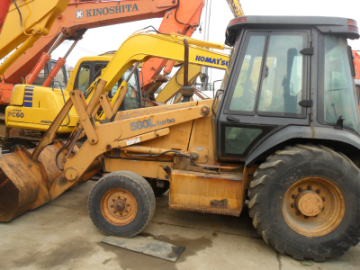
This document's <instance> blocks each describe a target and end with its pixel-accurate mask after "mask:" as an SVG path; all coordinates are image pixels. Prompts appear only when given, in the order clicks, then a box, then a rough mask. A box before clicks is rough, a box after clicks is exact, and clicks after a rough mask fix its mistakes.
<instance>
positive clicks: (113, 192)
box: [88, 171, 155, 237]
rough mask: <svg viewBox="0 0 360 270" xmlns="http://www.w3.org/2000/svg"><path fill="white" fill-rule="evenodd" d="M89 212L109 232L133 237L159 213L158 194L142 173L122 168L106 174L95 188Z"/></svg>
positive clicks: (89, 203) (103, 230)
mask: <svg viewBox="0 0 360 270" xmlns="http://www.w3.org/2000/svg"><path fill="white" fill-rule="evenodd" d="M88 210H89V215H90V218H91V220H92V222H93V223H94V225H95V226H96V227H97V228H98V229H99V230H100V231H101V232H102V233H104V234H106V235H117V236H123V237H132V236H135V235H137V234H138V233H140V232H141V231H142V230H143V229H144V228H145V226H146V225H147V224H148V223H149V222H150V220H151V219H152V217H153V215H154V212H155V196H154V192H153V190H152V188H151V186H150V184H149V183H148V182H147V181H146V180H145V179H144V178H143V177H141V176H140V175H138V174H136V173H134V172H129V171H118V172H113V173H110V174H107V175H106V176H104V177H102V178H101V179H100V180H99V181H98V182H97V183H96V184H95V186H94V187H93V189H92V190H91V193H90V196H89V200H88Z"/></svg>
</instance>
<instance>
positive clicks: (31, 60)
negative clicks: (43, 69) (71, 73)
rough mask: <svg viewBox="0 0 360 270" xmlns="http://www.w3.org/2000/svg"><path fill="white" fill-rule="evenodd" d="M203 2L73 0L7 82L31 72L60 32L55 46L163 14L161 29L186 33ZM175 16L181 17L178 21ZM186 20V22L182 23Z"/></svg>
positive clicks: (10, 72)
mask: <svg viewBox="0 0 360 270" xmlns="http://www.w3.org/2000/svg"><path fill="white" fill-rule="evenodd" d="M18 1H19V0H18ZM37 1H38V0H37ZM203 2H204V0H181V1H179V0H153V1H152V0H125V1H93V0H85V1H78V0H70V3H69V5H68V6H67V8H66V10H65V11H64V12H63V13H62V14H61V16H58V17H57V19H56V20H55V22H54V25H53V27H52V28H51V30H50V32H49V34H48V35H47V36H46V37H42V38H40V39H39V40H37V41H36V43H35V44H34V46H33V47H32V48H28V50H27V51H26V54H23V55H21V57H20V58H19V59H18V60H17V61H16V62H15V63H14V64H12V65H11V66H10V67H8V68H7V70H6V72H5V79H6V82H7V83H12V84H16V83H21V80H20V79H21V78H25V77H26V76H27V75H28V74H29V73H30V72H31V70H32V69H33V67H34V66H35V64H36V63H37V61H38V59H39V58H40V57H41V55H42V53H43V52H46V51H49V49H50V47H51V46H52V45H53V44H54V43H55V41H56V40H57V38H58V37H59V35H60V34H61V33H63V34H64V37H63V39H62V40H61V41H60V42H58V43H57V44H56V46H59V45H60V44H61V43H62V41H63V40H65V39H78V38H80V37H81V36H82V35H83V34H84V32H85V31H86V30H87V29H91V28H96V27H101V26H107V25H114V24H118V23H125V22H133V21H139V20H145V19H150V18H161V17H163V18H164V19H163V22H162V24H161V27H160V29H159V31H160V32H164V33H172V32H175V33H179V34H184V33H187V32H188V31H187V29H188V28H189V26H188V24H189V23H191V24H192V27H195V25H196V24H197V23H194V24H193V23H192V21H191V18H192V17H193V14H192V12H199V14H197V15H196V16H195V17H200V14H201V10H202V7H203V5H204V3H203ZM192 7H193V8H192ZM176 20H179V23H178V22H176ZM180 20H181V21H180ZM183 22H185V23H187V24H186V25H183V24H182V23H183ZM119 34H121V31H119ZM2 36H3V35H1V36H0V37H2ZM144 75H145V73H144ZM151 76H153V75H152V74H151V75H150V77H151ZM146 77H147V75H146Z"/></svg>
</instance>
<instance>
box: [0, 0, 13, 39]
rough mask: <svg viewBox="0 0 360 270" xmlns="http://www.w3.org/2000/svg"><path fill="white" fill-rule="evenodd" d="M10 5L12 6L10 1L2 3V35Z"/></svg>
mask: <svg viewBox="0 0 360 270" xmlns="http://www.w3.org/2000/svg"><path fill="white" fill-rule="evenodd" d="M10 4H11V1H10V0H6V1H1V2H0V33H1V30H2V27H3V24H4V22H5V19H6V15H7V13H8V11H9V7H10Z"/></svg>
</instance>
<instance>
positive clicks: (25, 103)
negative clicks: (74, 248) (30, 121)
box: [24, 102, 32, 107]
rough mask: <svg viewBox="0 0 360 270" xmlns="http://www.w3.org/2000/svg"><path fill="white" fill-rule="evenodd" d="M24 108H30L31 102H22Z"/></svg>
mask: <svg viewBox="0 0 360 270" xmlns="http://www.w3.org/2000/svg"><path fill="white" fill-rule="evenodd" d="M24 107H32V102H24Z"/></svg>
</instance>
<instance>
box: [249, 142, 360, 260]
mask: <svg viewBox="0 0 360 270" xmlns="http://www.w3.org/2000/svg"><path fill="white" fill-rule="evenodd" d="M359 176H360V174H359V169H358V168H357V167H356V166H355V165H354V164H353V162H352V161H351V160H350V159H348V158H347V157H346V156H344V155H342V154H339V153H337V152H335V151H333V150H331V149H329V148H326V147H324V146H308V145H306V146H305V145H298V146H295V147H288V148H286V149H285V150H282V151H278V152H276V153H275V154H274V155H272V156H270V157H269V158H268V159H267V161H265V162H264V163H263V164H261V165H260V166H259V168H258V169H257V171H256V173H255V174H254V179H253V180H252V182H251V183H250V188H249V204H248V206H249V210H250V211H249V212H250V216H251V217H252V219H253V225H254V227H255V228H256V229H257V231H258V233H259V235H261V236H262V237H263V239H264V241H265V242H266V243H267V244H269V245H271V246H273V247H274V248H275V249H276V250H277V251H278V252H280V253H282V254H288V255H290V256H292V257H293V258H295V259H297V260H304V259H313V260H315V261H325V260H326V259H329V258H335V257H339V256H341V255H343V254H344V253H345V252H346V251H347V250H348V249H349V248H350V247H351V246H355V245H356V244H358V242H359V239H360V179H359ZM309 179H310V180H309ZM304 181H305V182H304ZM306 181H313V182H309V183H315V185H317V184H318V185H320V186H323V187H324V190H321V189H320V188H318V189H316V190H314V187H313V186H314V185H311V184H306ZM302 183H304V184H305V186H304V187H301V184H302ZM293 187H296V188H293ZM326 192H329V194H330V195H329V196H328V198H327V199H326V200H325V197H324V196H323V194H327V193H326ZM304 194H311V196H312V199H314V201H315V202H316V203H319V204H321V205H323V206H322V207H319V208H314V209H315V210H316V211H320V213H318V214H317V215H314V216H311V215H310V216H309V215H307V214H304V208H301V207H302V205H301V204H299V203H298V202H299V201H297V200H298V198H302V196H304ZM321 196H323V197H321ZM289 198H290V199H289ZM317 198H320V200H318V201H317V200H316V199H317ZM332 198H335V199H332ZM325 202H326V203H328V205H330V206H332V207H333V209H330V208H328V209H326V206H325ZM316 203H315V205H316ZM309 205H310V206H313V204H309ZM332 207H331V208H332ZM286 209H288V210H289V211H290V212H289V211H287V210H286ZM317 209H318V210H317ZM341 209H343V210H341ZM300 210H301V211H300ZM307 210H309V209H305V211H307ZM310 210H312V209H310ZM291 211H295V214H292V212H291ZM332 211H333V212H332ZM307 213H309V212H307ZM314 213H315V212H314ZM316 213H317V212H316ZM325 213H328V214H325ZM337 213H338V214H337ZM321 215H323V216H322V217H326V218H325V219H324V220H322V219H321V218H320V217H321ZM319 218H320V219H319ZM318 224H322V225H321V226H320V225H318Z"/></svg>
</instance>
